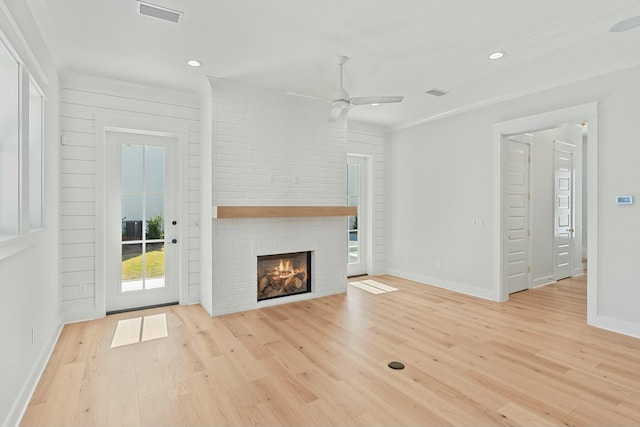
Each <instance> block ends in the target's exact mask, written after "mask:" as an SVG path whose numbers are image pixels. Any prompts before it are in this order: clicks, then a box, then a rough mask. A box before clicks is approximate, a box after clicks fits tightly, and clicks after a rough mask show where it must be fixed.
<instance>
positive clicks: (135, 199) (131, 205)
mask: <svg viewBox="0 0 640 427" xmlns="http://www.w3.org/2000/svg"><path fill="white" fill-rule="evenodd" d="M142 203H143V198H142V194H123V195H122V211H121V214H120V217H121V218H122V241H123V242H124V241H130V240H142V229H143V227H142V210H143V208H144V207H143V205H142Z"/></svg>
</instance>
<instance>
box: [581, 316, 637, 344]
mask: <svg viewBox="0 0 640 427" xmlns="http://www.w3.org/2000/svg"><path fill="white" fill-rule="evenodd" d="M587 323H588V324H589V325H591V326H595V327H596V328H600V329H606V330H607V331H611V332H616V333H619V334H623V335H629V336H630V337H634V338H640V324H638V323H633V322H627V321H626V320H620V319H614V318H612V317H608V316H602V315H596V316H595V318H594V319H588V322H587Z"/></svg>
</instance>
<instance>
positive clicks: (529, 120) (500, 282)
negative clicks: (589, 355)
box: [493, 101, 599, 325]
mask: <svg viewBox="0 0 640 427" xmlns="http://www.w3.org/2000/svg"><path fill="white" fill-rule="evenodd" d="M580 122H587V123H588V128H587V150H588V165H587V177H588V183H587V185H588V206H587V211H588V227H589V240H588V247H589V275H588V277H587V323H588V324H592V325H593V324H596V323H599V322H598V319H597V317H598V102H597V101H596V102H591V103H587V104H582V105H577V106H574V107H568V108H563V109H559V110H554V111H549V112H545V113H541V114H536V115H532V116H527V117H522V118H518V119H514V120H509V121H505V122H500V123H496V124H494V125H493V139H494V143H493V159H494V164H495V165H497V166H498V167H496V168H495V169H494V177H493V190H494V191H493V194H494V224H493V225H494V227H493V230H494V231H493V241H494V245H493V247H494V257H493V259H494V265H493V271H494V277H495V278H496V279H497V286H495V287H494V290H493V299H494V300H495V301H500V302H504V301H508V300H509V289H508V281H507V280H506V274H507V270H506V263H505V261H504V247H503V246H504V245H503V242H504V237H505V230H504V228H505V227H504V207H505V201H504V196H503V191H502V184H503V177H504V175H505V171H504V167H503V165H504V161H503V157H504V150H503V140H504V139H505V138H506V137H509V136H511V135H517V134H524V133H527V132H536V131H539V130H545V129H551V128H557V127H561V126H564V125H567V124H572V123H580Z"/></svg>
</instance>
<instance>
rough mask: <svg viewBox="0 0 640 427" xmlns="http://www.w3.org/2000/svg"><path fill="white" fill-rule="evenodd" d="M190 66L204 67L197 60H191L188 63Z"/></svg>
mask: <svg viewBox="0 0 640 427" xmlns="http://www.w3.org/2000/svg"><path fill="white" fill-rule="evenodd" d="M187 64H188V65H191V66H192V67H199V66H201V65H202V62H200V61H198V60H197V59H190V60H188V61H187Z"/></svg>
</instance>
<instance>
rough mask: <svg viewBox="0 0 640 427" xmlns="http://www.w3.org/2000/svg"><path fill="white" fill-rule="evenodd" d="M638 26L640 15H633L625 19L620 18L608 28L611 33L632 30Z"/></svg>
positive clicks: (639, 24) (639, 25)
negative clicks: (620, 19)
mask: <svg viewBox="0 0 640 427" xmlns="http://www.w3.org/2000/svg"><path fill="white" fill-rule="evenodd" d="M638 27H640V16H634V17H631V18H628V19H625V20H622V21H620V22H618V23H617V24H615V25H614V26H612V27H611V28H609V31H610V32H612V33H622V32H624V31H629V30H633V29H634V28H638Z"/></svg>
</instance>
